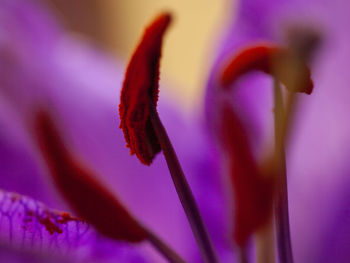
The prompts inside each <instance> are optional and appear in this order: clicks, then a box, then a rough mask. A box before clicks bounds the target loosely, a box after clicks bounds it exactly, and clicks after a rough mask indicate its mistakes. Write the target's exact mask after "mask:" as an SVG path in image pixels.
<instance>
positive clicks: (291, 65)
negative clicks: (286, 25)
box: [220, 40, 318, 263]
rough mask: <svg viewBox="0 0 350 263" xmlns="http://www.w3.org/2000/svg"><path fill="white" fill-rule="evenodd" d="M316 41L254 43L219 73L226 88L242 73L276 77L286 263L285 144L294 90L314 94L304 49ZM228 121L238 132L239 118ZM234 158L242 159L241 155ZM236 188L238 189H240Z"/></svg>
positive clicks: (288, 257)
mask: <svg viewBox="0 0 350 263" xmlns="http://www.w3.org/2000/svg"><path fill="white" fill-rule="evenodd" d="M317 42H318V41H316V40H315V41H311V40H310V41H306V42H301V41H298V43H300V45H299V46H298V47H295V48H291V47H290V46H289V47H288V48H281V47H278V46H275V45H255V46H251V47H248V48H246V49H244V50H243V51H241V52H240V53H239V54H238V55H237V56H236V57H234V58H233V59H232V60H231V62H230V63H229V65H228V66H227V67H225V68H224V70H223V73H222V75H221V76H220V77H221V78H220V81H221V84H222V86H223V87H224V88H227V87H228V86H230V85H232V83H233V82H235V81H236V80H237V79H238V78H239V77H241V76H242V75H243V74H246V73H248V72H250V71H253V70H260V71H263V72H265V73H267V74H270V75H272V76H273V77H274V80H275V85H274V94H275V99H274V100H275V157H274V169H273V170H274V173H275V174H276V175H278V176H274V177H276V178H277V179H278V181H277V186H278V187H277V189H278V190H277V195H276V197H275V199H276V200H275V201H276V202H275V214H276V225H277V229H276V231H277V239H278V240H277V243H278V246H279V250H278V252H279V258H280V262H286V263H292V262H293V254H292V247H291V240H290V230H289V214H288V193H287V177H286V162H285V153H284V144H285V138H286V134H287V132H288V130H289V124H290V120H291V119H292V115H293V109H294V106H295V100H294V98H295V93H296V92H304V93H306V94H311V92H312V90H313V81H312V79H311V74H310V70H309V68H308V66H307V64H306V62H307V57H308V56H306V55H305V52H307V51H310V50H311V49H310V46H311V45H316V43H317ZM304 44H305V45H304ZM304 56H305V57H304ZM279 82H281V83H283V84H284V85H285V86H286V88H287V89H288V91H289V92H287V93H288V95H287V104H286V107H285V108H284V106H283V98H282V93H281V90H280V84H279ZM231 115H232V114H231ZM227 121H229V122H233V124H232V125H235V126H236V127H235V130H236V132H237V131H238V130H239V125H237V120H235V119H234V118H231V120H227ZM228 138H229V137H228ZM238 138H241V140H242V137H239V136H238ZM226 145H227V143H226ZM232 146H233V147H237V148H239V147H240V148H241V149H247V148H248V149H249V147H246V146H245V145H244V143H242V142H241V144H240V145H234V144H233V145H232ZM235 158H236V159H238V160H240V159H239V157H235ZM240 162H242V163H245V161H244V160H240ZM233 172H235V171H233ZM236 172H237V171H236ZM250 173H252V172H250ZM255 180H257V179H255ZM236 184H238V183H236ZM237 188H238V187H237ZM236 191H237V192H239V190H238V189H237V190H236ZM246 198H249V197H246ZM248 200H249V199H248Z"/></svg>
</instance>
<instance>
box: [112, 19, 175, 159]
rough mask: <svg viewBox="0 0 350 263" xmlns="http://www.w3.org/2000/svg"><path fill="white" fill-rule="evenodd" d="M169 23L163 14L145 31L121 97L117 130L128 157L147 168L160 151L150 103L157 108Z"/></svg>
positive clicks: (129, 67) (127, 74) (130, 66)
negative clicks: (162, 51) (119, 129)
mask: <svg viewBox="0 0 350 263" xmlns="http://www.w3.org/2000/svg"><path fill="white" fill-rule="evenodd" d="M170 22H171V15H170V14H168V13H163V14H161V15H160V16H159V17H157V18H156V19H155V20H154V21H153V22H152V24H151V25H150V26H149V27H147V28H146V30H145V33H144V35H143V38H142V40H141V42H140V44H139V45H138V47H137V48H136V50H135V52H134V54H133V56H132V58H131V60H130V62H129V65H128V68H127V70H126V73H125V79H124V83H123V88H122V91H121V96H120V105H119V115H120V121H121V123H120V128H121V129H122V130H123V132H124V137H125V140H126V142H127V147H129V148H130V153H131V154H136V156H137V157H138V158H139V160H140V161H141V162H142V163H143V164H146V165H150V164H151V162H152V160H153V158H154V156H155V155H156V154H157V153H159V152H160V150H161V148H160V145H159V142H158V140H157V136H156V134H155V132H154V129H153V127H152V124H151V121H150V108H149V107H150V103H153V104H154V106H155V107H156V106H157V100H158V93H159V88H158V80H159V61H160V56H161V47H162V40H163V36H164V33H165V31H166V29H167V28H168V26H169V24H170Z"/></svg>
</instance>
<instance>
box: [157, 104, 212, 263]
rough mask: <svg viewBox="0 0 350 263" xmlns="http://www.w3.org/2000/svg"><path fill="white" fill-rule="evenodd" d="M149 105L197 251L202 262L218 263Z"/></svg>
mask: <svg viewBox="0 0 350 263" xmlns="http://www.w3.org/2000/svg"><path fill="white" fill-rule="evenodd" d="M150 104H151V121H152V125H153V127H154V130H155V132H156V135H157V138H158V140H159V143H160V146H161V148H162V150H163V154H164V157H165V160H166V162H167V165H168V168H169V171H170V175H171V178H172V180H173V182H174V186H175V189H176V192H177V194H178V196H179V198H180V201H181V204H182V207H183V209H184V211H185V214H186V216H187V219H188V221H189V223H190V226H191V229H192V232H193V235H194V237H195V240H196V242H197V245H198V248H199V251H200V253H201V255H202V258H203V260H204V262H206V263H216V262H218V259H217V255H216V251H215V249H214V247H213V244H212V241H211V239H210V237H209V234H208V231H207V228H206V226H205V223H204V221H203V219H202V216H201V213H200V211H199V208H198V205H197V203H196V200H195V199H194V196H193V194H192V191H191V188H190V186H189V185H188V182H187V180H186V177H185V175H184V173H183V170H182V167H181V165H180V162H179V160H178V158H177V156H176V153H175V150H174V148H173V146H172V144H171V142H170V140H169V137H168V135H167V132H166V130H165V128H164V126H163V124H162V122H161V121H160V119H159V116H158V113H157V112H156V110H155V108H154V106H153V104H152V103H150Z"/></svg>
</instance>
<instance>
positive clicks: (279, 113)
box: [274, 79, 294, 263]
mask: <svg viewBox="0 0 350 263" xmlns="http://www.w3.org/2000/svg"><path fill="white" fill-rule="evenodd" d="M292 96H294V95H292ZM274 104H275V114H274V122H275V153H276V157H275V158H276V159H275V160H276V169H277V171H278V175H279V177H278V184H277V187H278V189H277V200H276V202H275V216H276V231H277V244H278V255H279V262H281V263H293V262H294V260H293V253H292V245H291V237H290V229H289V209H288V187H287V172H286V158H285V151H284V148H285V147H284V144H285V142H284V140H285V137H286V131H287V130H288V129H287V125H288V123H289V117H290V113H291V107H292V106H291V105H292V104H293V103H292V98H291V97H289V99H288V102H287V104H288V105H287V110H286V113H285V110H284V108H283V98H282V93H281V87H280V84H279V81H278V79H275V81H274Z"/></svg>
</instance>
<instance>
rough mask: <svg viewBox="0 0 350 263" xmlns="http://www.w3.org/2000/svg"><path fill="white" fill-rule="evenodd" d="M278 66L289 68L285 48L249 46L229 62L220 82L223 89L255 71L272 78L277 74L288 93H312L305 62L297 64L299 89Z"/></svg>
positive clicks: (308, 71)
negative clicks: (299, 77)
mask: <svg viewBox="0 0 350 263" xmlns="http://www.w3.org/2000/svg"><path fill="white" fill-rule="evenodd" d="M277 63H278V64H277ZM292 63H294V62H292ZM280 66H282V67H289V66H290V65H288V50H287V49H286V48H282V47H278V46H276V45H262V44H260V45H254V46H250V47H247V48H245V49H243V50H242V51H241V52H239V53H238V54H237V55H236V56H235V57H233V58H232V59H231V60H230V62H229V64H228V65H227V66H226V67H225V68H224V70H223V72H222V74H221V76H220V82H221V84H222V85H223V86H224V87H228V86H230V85H231V84H233V83H234V82H235V81H236V80H237V79H238V78H239V77H241V76H242V75H244V74H246V73H249V72H251V71H256V70H257V71H263V72H265V73H267V74H269V75H272V76H275V74H276V73H278V78H279V79H280V81H281V82H282V83H283V84H284V85H285V86H286V88H288V89H289V90H290V91H295V90H297V91H298V92H303V93H306V94H311V93H312V90H313V81H312V79H311V73H310V69H309V67H308V66H307V65H306V64H305V62H301V63H300V64H298V69H297V70H298V71H299V72H300V74H301V76H302V78H303V81H302V82H298V83H300V86H299V87H294V86H293V84H292V83H291V80H290V76H288V73H290V72H289V70H288V69H285V70H283V69H282V70H281V69H280V68H278V67H280Z"/></svg>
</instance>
